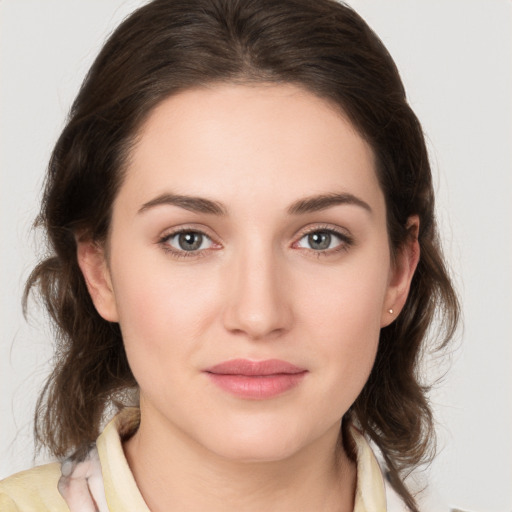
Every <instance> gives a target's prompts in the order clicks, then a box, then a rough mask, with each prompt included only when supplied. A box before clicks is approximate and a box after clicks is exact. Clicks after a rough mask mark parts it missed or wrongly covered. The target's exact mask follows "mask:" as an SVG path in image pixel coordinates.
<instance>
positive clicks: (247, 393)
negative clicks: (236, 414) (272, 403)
mask: <svg viewBox="0 0 512 512" xmlns="http://www.w3.org/2000/svg"><path fill="white" fill-rule="evenodd" d="M205 373H206V374H207V375H208V377H209V378H210V379H211V380H212V381H213V382H214V383H215V384H216V385H217V386H219V387H220V388H221V389H223V390H224V391H227V392H228V393H231V394H232V395H235V396H238V397H240V398H247V399H252V400H265V399H267V398H272V397H274V396H277V395H280V394H282V393H284V392H285V391H288V390H290V389H292V388H294V387H295V386H297V385H298V384H299V383H300V382H301V380H302V379H303V378H304V376H305V375H306V373H307V370H305V369H304V368H299V367H298V366H295V365H293V364H291V363H287V362H286V361H280V360H279V359H268V360H266V361H250V360H248V359H233V360H231V361H225V362H223V363H220V364H217V365H215V366H212V367H211V368H207V369H206V370H205Z"/></svg>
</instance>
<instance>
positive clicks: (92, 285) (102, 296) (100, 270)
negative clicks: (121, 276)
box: [77, 239, 118, 322]
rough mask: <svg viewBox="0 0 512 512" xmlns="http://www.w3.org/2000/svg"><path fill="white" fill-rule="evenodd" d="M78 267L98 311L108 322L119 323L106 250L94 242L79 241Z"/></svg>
mask: <svg viewBox="0 0 512 512" xmlns="http://www.w3.org/2000/svg"><path fill="white" fill-rule="evenodd" d="M77 259H78V266H79V267H80V270H81V271H82V274H83V276H84V279H85V283H86V285H87V289H88V290H89V294H90V296H91V299H92V301H93V303H94V306H95V307H96V310H97V311H98V313H99V314H100V316H101V317H102V318H104V319H105V320H107V321H108V322H117V321H118V315H117V307H116V301H115V294H114V289H113V287H112V280H111V278H110V271H109V269H108V265H107V259H106V256H105V250H104V248H103V247H102V246H101V245H99V244H98V243H96V242H94V241H92V240H80V239H77Z"/></svg>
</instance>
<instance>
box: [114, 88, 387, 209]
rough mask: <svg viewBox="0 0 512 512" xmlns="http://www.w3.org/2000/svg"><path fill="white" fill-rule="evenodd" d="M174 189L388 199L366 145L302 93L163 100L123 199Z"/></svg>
mask: <svg viewBox="0 0 512 512" xmlns="http://www.w3.org/2000/svg"><path fill="white" fill-rule="evenodd" d="M123 189H124V190H123ZM169 189H171V190H172V191H173V192H174V193H179V194H193V195H198V196H208V197H210V196H213V197H215V198H219V199H221V200H223V201H228V202H233V203H237V202H240V201H245V203H247V202H248V201H251V199H254V200H255V201H258V202H260V203H261V202H269V203H270V202H271V201H274V203H276V202H277V203H282V204H283V207H284V205H285V204H287V203H290V202H292V201H293V200H294V199H296V198H297V197H301V196H307V195H311V194H315V193H326V192H348V193H352V194H355V195H362V196H364V199H365V200H366V201H367V202H373V203H375V202H377V203H378V202H379V201H381V200H382V197H381V196H382V194H381V192H380V187H379V185H378V181H377V179H376V175H375V165H374V156H373V152H372V150H371V148H370V147H369V145H368V144H367V143H366V141H365V140H364V139H363V138H362V137H361V136H360V135H359V134H358V132H357V130H356V129H355V128H354V127H353V125H352V124H351V123H350V122H349V121H348V120H347V119H346V117H345V116H343V114H342V113H341V112H340V111H339V109H337V108H335V107H333V106H332V105H331V104H330V103H328V102H327V101H325V100H323V99H321V98H319V97H317V96H315V95H313V94H312V93H310V92H308V91H305V90H303V89H301V88H299V87H296V86H293V85H261V84H260V85H256V86H247V85H215V86H211V87H208V88H197V89H190V90H187V91H184V92H181V93H179V94H176V95H174V96H171V97H169V98H167V99H166V100H164V101H163V102H161V103H160V104H159V105H158V106H157V107H156V108H155V109H154V110H153V111H152V113H151V114H150V115H149V116H148V118H147V120H146V121H145V123H144V124H143V126H142V127H141V129H140V133H139V137H138V140H137V143H136V145H135V146H134V148H133V150H132V153H131V155H130V158H129V163H128V168H127V176H126V179H125V183H124V184H123V186H122V189H121V192H122V193H123V194H125V195H126V194H127V193H129V194H130V197H131V198H132V200H133V201H136V202H139V203H144V202H146V201H148V200H150V199H151V196H156V195H158V194H162V193H166V192H168V191H169Z"/></svg>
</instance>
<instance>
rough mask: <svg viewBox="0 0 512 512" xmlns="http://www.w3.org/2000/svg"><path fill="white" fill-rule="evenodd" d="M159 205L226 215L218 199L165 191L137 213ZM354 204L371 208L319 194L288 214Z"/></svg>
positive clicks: (354, 199) (359, 201) (340, 196)
mask: <svg viewBox="0 0 512 512" xmlns="http://www.w3.org/2000/svg"><path fill="white" fill-rule="evenodd" d="M161 205H171V206H178V207H180V208H184V209H185V210H189V211H192V212H197V213H208V214H211V215H227V209H226V208H225V207H224V205H222V203H219V202H218V201H213V200H211V199H206V198H204V197H195V196H185V195H180V194H171V193H165V194H161V195H159V196H158V197H155V198H154V199H151V201H148V202H147V203H144V204H143V205H142V206H141V208H139V211H138V213H143V212H145V211H147V210H149V209H151V208H154V207H156V206H161ZM338 205H355V206H359V207H361V208H364V209H365V210H367V211H368V212H370V213H371V212H372V209H371V207H370V205H369V204H368V203H366V202H365V201H363V200H362V199H359V198H358V197H356V196H354V195H353V194H348V193H342V194H335V193H333V194H320V195H315V196H310V197H305V198H303V199H299V200H298V201H295V202H294V203H292V204H291V205H290V206H289V208H288V214H289V215H302V214H305V213H313V212H318V211H321V210H326V209H327V208H331V207H332V206H338Z"/></svg>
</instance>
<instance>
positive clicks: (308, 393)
mask: <svg viewBox="0 0 512 512" xmlns="http://www.w3.org/2000/svg"><path fill="white" fill-rule="evenodd" d="M40 222H41V223H42V224H43V225H44V227H45V229H46V230H47V233H48V237H49V240H50V242H51V245H52V248H53V250H54V254H53V255H52V256H51V257H50V258H48V259H46V260H44V261H43V262H42V263H41V264H40V265H39V266H38V267H37V268H36V269H35V270H34V272H33V273H32V276H31V278H30V279H29V282H28V284H27V293H28V292H29V291H30V290H31V289H32V288H33V287H38V288H39V290H40V292H41V293H42V296H43V298H44V299H45V300H46V304H47V307H48V310H49V312H50V314H51V316H52V318H53V319H54V321H55V322H56V325H57V326H58V333H59V343H60V346H59V348H58V350H59V352H58V353H59V354H60V357H59V359H58V364H57V366H56V369H55V372H54V374H53V375H52V377H51V378H50V380H49V381H48V384H47V386H46V388H45V390H44V393H43V394H42V396H41V399H40V402H39V407H38V411H37V414H36V435H37V438H38V440H39V442H40V443H41V444H43V445H45V446H47V447H49V448H50V450H51V451H52V452H53V453H54V454H55V455H56V456H58V457H66V456H68V457H69V458H68V459H67V460H66V462H64V463H63V464H53V465H48V466H43V467H41V468H36V469H34V470H31V471H28V472H25V473H22V474H19V475H15V476H14V477H11V478H10V479H7V480H5V481H4V482H3V483H1V484H0V504H1V505H2V510H3V509H4V508H5V509H6V510H11V509H12V510H33V509H34V507H39V508H37V509H38V510H72V511H81V510H96V509H97V510H100V511H106V510H112V511H116V510H147V509H149V510H152V511H153V512H155V511H159V510H204V509H208V510H264V509H270V510H343V511H348V510H355V511H373V510H385V509H386V496H385V489H384V484H383V479H382V476H381V472H380V469H379V467H378V465H377V463H376V461H375V458H374V456H373V454H372V452H371V449H370V447H369V445H368V443H367V441H366V439H371V440H373V441H374V443H375V444H376V445H377V447H378V448H379V449H380V451H381V452H382V455H383V458H384V459H385V462H386V466H387V468H386V472H387V475H388V477H389V479H390V482H391V484H392V485H393V487H394V488H395V490H396V491H397V492H398V493H399V494H400V495H401V497H402V499H403V501H404V503H405V504H406V505H407V506H408V507H409V509H410V510H417V504H416V502H415V499H414V496H412V494H411V493H410V492H409V491H408V490H407V488H406V487H405V485H404V483H403V476H404V474H406V472H407V471H409V470H410V469H412V468H414V467H415V466H417V465H418V464H420V463H421V462H424V461H426V460H428V459H429V457H430V455H431V449H432V447H433V443H432V417H431V412H430V409H429V406H428V402H427V400H426V397H425V393H426V389H425V386H424V385H423V384H422V383H420V382H419V381H418V377H417V366H418V364H419V354H420V353H421V352H422V351H424V350H425V344H426V343H427V339H426V333H427V330H428V329H429V327H430V324H431V321H432V319H433V316H434V314H435V313H436V312H442V316H441V320H442V322H444V323H443V326H444V327H445V333H444V334H445V335H444V337H441V338H440V339H439V340H434V342H437V343H438V344H439V345H443V344H446V343H447V342H448V340H449V339H450V337H451V335H452V333H453V330H454V328H455V325H456V321H457V311H458V308H457V300H456V297H455V294H454V291H453V289H452V287H451V284H450V280H449V278H448V276H447V273H446V270H445V267H444V263H443V260H442V257H441V253H440V249H439V245H438V241H437V232H436V226H435V218H434V197H433V191H432V185H431V175H430V169H429V164H428V158H427V153H426V149H425V143H424V140H423V135H422V131H421V127H420V125H419V123H418V121H417V119H416V117H415V115H414V113H413V112H412V111H411V109H410V108H409V106H408V105H407V103H406V100H405V94H404V90H403V86H402V84H401V81H400V78H399V75H398V72H397V70H396V67H395V66H394V63H393V61H392V59H391V57H390V56H389V54H388V53H387V51H386V50H385V48H384V47H383V46H382V44H381V43H380V41H379V39H378V38H377V37H376V36H375V34H374V33H373V32H372V31H371V30H370V29H369V28H368V27H367V25H366V24H365V23H364V22H363V20H361V18H360V17H359V16H357V14H355V13H354V12H353V11H351V10H350V9H348V8H347V7H344V6H342V5H340V4H337V3H335V2H332V1H329V0H325V1H320V2H318V1H315V2H311V1H305V0H289V1H288V0H287V1H283V2H273V1H263V0H258V1H251V2H248V1H235V0H194V1H187V2H177V1H169V0H165V1H164V0H157V1H154V2H151V3H149V4H148V5H147V6H145V7H143V8H141V9H140V10H138V11H136V12H135V13H134V14H133V15H132V16H130V17H129V18H128V19H127V20H126V21H125V22H123V24H122V25H121V26H120V27H119V28H118V29H117V30H116V32H115V33H114V34H113V35H112V36H111V38H110V39H109V41H108V42H107V43H106V45H105V47H104V48H103V50H102V51H101V53H100V55H99V56H98V58H97V60H96V62H95V63H94V65H93V67H92V68H91V70H90V72H89V74H88V76H87V78H86V80H85V82H84V84H83V86H82V89H81V91H80V93H79V95H78V97H77V99H76V101H75V103H74V105H73V107H72V111H71V114H70V118H69V121H68V124H67V126H66V127H65V129H64V131H63V133H62V135H61V137H60V139H59V141H58V142H57V145H56V147H55V150H54V153H53V155H52V159H51V161H50V165H49V172H48V176H47V184H46V191H45V196H44V199H43V206H42V212H41V218H40ZM126 404H132V405H135V406H136V408H126V407H125V405H126ZM113 407H117V408H119V409H122V411H121V412H120V414H119V415H117V416H116V417H115V418H114V419H113V420H112V422H110V423H109V425H108V426H107V427H106V428H105V430H104V431H103V433H101V435H100V432H101V430H102V426H103V425H104V422H105V421H106V420H108V419H110V417H111V416H112V414H111V412H112V408H113ZM98 436H99V437H98Z"/></svg>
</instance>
